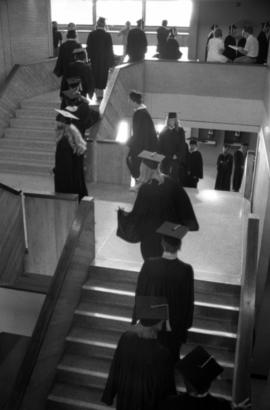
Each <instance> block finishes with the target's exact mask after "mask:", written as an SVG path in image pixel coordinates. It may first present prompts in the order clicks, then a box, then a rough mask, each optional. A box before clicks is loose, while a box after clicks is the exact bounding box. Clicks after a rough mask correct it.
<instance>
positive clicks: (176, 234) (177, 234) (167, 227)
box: [156, 222, 189, 239]
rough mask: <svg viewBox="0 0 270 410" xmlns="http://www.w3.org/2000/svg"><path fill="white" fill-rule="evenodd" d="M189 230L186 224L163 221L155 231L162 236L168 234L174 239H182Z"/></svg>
mask: <svg viewBox="0 0 270 410" xmlns="http://www.w3.org/2000/svg"><path fill="white" fill-rule="evenodd" d="M188 231H189V229H188V227H187V226H184V225H179V224H175V223H172V222H164V223H163V224H162V225H161V226H160V227H159V228H158V229H157V231H156V232H157V233H159V234H160V235H163V236H168V237H170V238H174V239H182V238H183V237H184V236H185V235H186V233H187V232H188Z"/></svg>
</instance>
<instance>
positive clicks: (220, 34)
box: [214, 28, 222, 38]
mask: <svg viewBox="0 0 270 410" xmlns="http://www.w3.org/2000/svg"><path fill="white" fill-rule="evenodd" d="M214 37H215V38H221V37H222V30H221V29H220V28H216V29H215V31H214Z"/></svg>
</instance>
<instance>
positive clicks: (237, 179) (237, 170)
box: [233, 150, 245, 192]
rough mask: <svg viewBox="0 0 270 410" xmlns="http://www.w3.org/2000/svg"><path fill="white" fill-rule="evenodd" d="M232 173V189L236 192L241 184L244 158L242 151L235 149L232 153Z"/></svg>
mask: <svg viewBox="0 0 270 410" xmlns="http://www.w3.org/2000/svg"><path fill="white" fill-rule="evenodd" d="M233 159H234V173H233V190H234V191H235V192H238V191H239V189H240V186H241V182H242V178H243V172H244V164H245V158H244V154H243V152H242V151H240V150H237V151H235V153H234V157H233Z"/></svg>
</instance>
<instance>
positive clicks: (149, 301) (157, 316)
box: [135, 296, 169, 326]
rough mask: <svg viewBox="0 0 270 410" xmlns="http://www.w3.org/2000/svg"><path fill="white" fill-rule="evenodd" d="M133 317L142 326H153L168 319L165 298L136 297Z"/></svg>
mask: <svg viewBox="0 0 270 410" xmlns="http://www.w3.org/2000/svg"><path fill="white" fill-rule="evenodd" d="M135 317H136V318H137V319H139V320H140V322H141V324H142V325H143V326H153V325H154V324H156V323H159V322H161V321H166V320H168V319H169V308H168V302H167V299H166V298H165V297H157V296H136V298H135Z"/></svg>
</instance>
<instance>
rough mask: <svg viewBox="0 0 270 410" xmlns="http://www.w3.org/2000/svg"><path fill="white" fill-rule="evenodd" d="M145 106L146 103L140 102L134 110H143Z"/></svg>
mask: <svg viewBox="0 0 270 410" xmlns="http://www.w3.org/2000/svg"><path fill="white" fill-rule="evenodd" d="M145 108H146V105H144V104H141V105H139V107H138V108H136V110H135V111H138V110H144V109H145Z"/></svg>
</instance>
